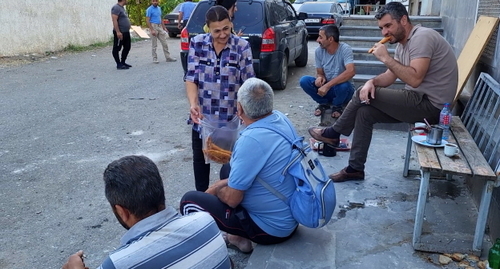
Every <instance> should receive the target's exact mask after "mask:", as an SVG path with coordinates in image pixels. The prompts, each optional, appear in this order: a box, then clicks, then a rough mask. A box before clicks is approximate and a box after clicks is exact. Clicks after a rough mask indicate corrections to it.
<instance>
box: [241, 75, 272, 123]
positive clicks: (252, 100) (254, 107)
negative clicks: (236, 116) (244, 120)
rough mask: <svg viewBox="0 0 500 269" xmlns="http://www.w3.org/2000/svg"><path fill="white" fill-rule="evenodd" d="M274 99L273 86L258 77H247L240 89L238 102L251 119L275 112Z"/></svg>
mask: <svg viewBox="0 0 500 269" xmlns="http://www.w3.org/2000/svg"><path fill="white" fill-rule="evenodd" d="M273 99H274V92H273V88H271V86H269V84H267V82H265V81H263V80H261V79H258V78H249V79H247V80H246V81H245V82H244V83H243V85H241V87H240V89H239V90H238V103H240V105H241V107H242V108H243V110H244V112H245V115H247V116H248V117H249V118H251V119H258V118H261V117H263V116H265V115H267V114H269V113H271V112H273Z"/></svg>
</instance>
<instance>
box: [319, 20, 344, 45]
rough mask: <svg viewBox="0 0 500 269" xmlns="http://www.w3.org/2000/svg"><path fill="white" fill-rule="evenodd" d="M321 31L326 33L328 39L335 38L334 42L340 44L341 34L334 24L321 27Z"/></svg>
mask: <svg viewBox="0 0 500 269" xmlns="http://www.w3.org/2000/svg"><path fill="white" fill-rule="evenodd" d="M319 30H320V31H324V32H325V35H326V38H330V37H333V40H335V42H337V43H339V36H340V32H339V28H338V27H337V26H335V25H333V24H328V25H323V26H321V28H319Z"/></svg>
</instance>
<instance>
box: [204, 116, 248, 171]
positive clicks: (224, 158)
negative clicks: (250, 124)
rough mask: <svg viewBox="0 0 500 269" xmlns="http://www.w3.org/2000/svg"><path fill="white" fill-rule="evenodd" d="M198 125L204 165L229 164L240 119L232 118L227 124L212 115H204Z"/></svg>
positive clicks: (238, 133) (238, 132) (237, 134)
mask: <svg viewBox="0 0 500 269" xmlns="http://www.w3.org/2000/svg"><path fill="white" fill-rule="evenodd" d="M200 125H201V138H202V140H203V154H204V155H205V163H210V162H216V163H220V164H225V163H229V160H230V159H231V153H232V150H233V146H234V143H236V140H237V139H238V136H239V135H240V130H241V129H242V125H241V123H240V119H239V118H238V117H234V118H233V119H232V120H231V121H229V122H228V121H226V120H219V119H218V118H217V116H214V115H204V117H203V119H202V120H201V121H200Z"/></svg>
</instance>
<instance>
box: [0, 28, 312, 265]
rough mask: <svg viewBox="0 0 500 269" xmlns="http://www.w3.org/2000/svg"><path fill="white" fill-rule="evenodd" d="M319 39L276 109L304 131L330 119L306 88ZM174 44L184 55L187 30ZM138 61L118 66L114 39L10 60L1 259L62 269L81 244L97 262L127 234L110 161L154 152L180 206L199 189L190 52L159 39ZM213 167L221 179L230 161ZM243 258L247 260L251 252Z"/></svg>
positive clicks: (4, 78)
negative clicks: (109, 195)
mask: <svg viewBox="0 0 500 269" xmlns="http://www.w3.org/2000/svg"><path fill="white" fill-rule="evenodd" d="M309 45H310V46H309V64H308V66H307V67H306V68H296V67H294V66H293V64H292V66H290V69H289V76H290V77H289V80H288V87H287V89H286V90H284V91H276V92H275V109H278V110H280V111H282V112H284V113H288V115H289V117H290V119H291V120H292V122H294V123H295V125H296V127H297V129H298V131H299V132H300V133H302V134H303V135H305V134H306V133H307V131H306V128H307V127H308V126H310V125H315V124H317V123H318V118H316V117H314V116H312V110H313V108H314V102H313V101H312V100H310V98H308V97H307V96H306V95H305V94H304V93H303V92H302V90H301V89H300V87H299V86H298V80H299V78H300V76H302V75H304V74H314V72H315V69H314V66H313V63H314V61H313V60H314V59H313V57H314V48H316V47H317V44H316V43H315V42H314V41H310V42H309ZM169 46H170V50H171V53H172V55H173V56H174V57H177V58H179V39H178V38H174V39H169ZM158 53H159V56H160V57H159V59H161V58H162V52H161V51H160V49H158ZM127 62H128V63H129V64H131V65H133V67H132V68H131V69H129V70H116V68H115V64H114V61H113V58H112V56H111V48H110V47H107V48H103V49H98V50H94V51H87V52H82V53H74V54H63V55H57V57H53V58H51V57H48V58H46V59H43V60H40V61H37V62H34V63H30V64H22V65H18V66H11V65H8V66H6V65H2V62H0V157H1V161H0V226H1V227H2V228H1V230H0V268H60V266H61V265H62V264H63V263H64V262H65V261H66V259H67V257H68V256H69V255H70V254H72V253H74V252H76V251H78V250H80V249H82V250H84V251H85V253H86V257H87V258H86V259H85V261H86V264H87V266H89V267H90V268H95V267H97V266H98V265H99V264H100V262H101V261H102V260H103V259H104V258H105V257H106V256H107V255H108V254H109V252H110V251H113V250H114V248H115V247H117V246H118V245H119V239H120V237H121V235H122V234H123V233H124V232H125V230H124V229H123V228H122V227H121V226H120V225H119V224H118V222H117V221H116V219H115V217H114V216H113V214H112V212H111V210H110V206H109V204H108V203H107V201H106V199H105V197H104V190H103V183H102V172H103V171H104V169H105V167H106V166H107V164H108V163H110V162H111V161H113V160H115V159H118V158H120V157H122V156H125V155H130V154H142V155H146V156H148V157H150V158H151V159H152V160H154V161H155V163H156V164H157V165H158V167H159V169H160V172H161V175H162V177H163V180H164V183H165V188H166V198H167V203H168V204H170V205H172V206H174V207H175V208H178V202H179V200H180V198H181V197H182V195H183V194H184V193H185V192H186V191H188V190H192V189H194V179H193V172H192V164H191V163H192V158H191V149H190V147H191V143H190V126H188V125H186V118H187V115H188V103H187V101H186V97H185V90H184V84H183V81H182V75H183V72H182V67H181V63H180V61H177V62H175V63H166V62H160V64H153V63H152V57H151V43H150V41H139V42H136V43H133V44H132V50H131V52H130V56H129V60H128V61H127ZM307 137H308V136H307ZM212 167H213V169H212V180H216V179H217V178H218V175H217V171H218V169H219V167H218V166H217V165H214V166H212ZM231 256H232V257H233V259H235V260H236V261H237V266H238V268H243V267H244V265H245V262H246V259H247V258H248V256H247V255H242V254H237V253H236V252H231Z"/></svg>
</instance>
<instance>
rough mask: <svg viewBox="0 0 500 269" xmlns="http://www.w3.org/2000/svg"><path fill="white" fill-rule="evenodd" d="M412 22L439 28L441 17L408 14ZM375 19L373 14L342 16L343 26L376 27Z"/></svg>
mask: <svg viewBox="0 0 500 269" xmlns="http://www.w3.org/2000/svg"><path fill="white" fill-rule="evenodd" d="M410 21H411V23H412V24H414V25H417V24H421V25H422V26H425V27H430V28H441V21H442V20H441V17H438V16H410ZM377 22H378V21H377V19H375V16H374V15H350V16H345V17H344V23H343V26H342V27H344V26H348V25H349V26H354V25H360V26H376V27H378V23H377Z"/></svg>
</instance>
